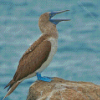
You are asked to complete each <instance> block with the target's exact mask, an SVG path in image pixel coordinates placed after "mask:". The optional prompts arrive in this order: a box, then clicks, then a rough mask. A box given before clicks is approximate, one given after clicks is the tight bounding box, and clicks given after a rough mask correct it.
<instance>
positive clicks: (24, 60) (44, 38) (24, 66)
mask: <svg viewBox="0 0 100 100" xmlns="http://www.w3.org/2000/svg"><path fill="white" fill-rule="evenodd" d="M66 11H69V10H64V11H55V12H46V13H44V14H42V15H41V16H40V18H39V23H38V25H39V28H40V30H41V33H42V35H41V36H40V37H39V39H38V40H37V41H35V42H34V43H33V44H32V45H31V46H30V47H29V48H28V50H27V51H26V52H25V53H24V54H23V56H22V57H21V59H20V61H19V65H18V68H17V70H16V72H15V74H14V76H13V79H12V80H11V81H10V82H9V83H8V84H7V86H6V87H8V86H9V89H8V93H7V94H6V96H5V97H4V98H6V97H7V96H8V95H10V94H11V93H12V92H13V91H14V90H15V88H16V87H17V86H18V85H19V84H20V83H21V82H22V81H23V80H25V79H27V78H31V77H33V76H37V79H38V80H42V81H46V82H50V81H51V80H52V78H49V77H42V76H41V74H40V73H41V72H42V71H43V70H44V69H45V68H46V67H47V66H48V65H49V63H50V62H51V60H52V58H53V56H54V54H55V53H56V51H57V43H58V32H57V29H56V25H57V24H58V23H59V22H61V21H69V20H70V19H52V17H53V16H55V15H56V14H60V13H63V12H66ZM6 87H5V88H6ZM4 98H3V100H4Z"/></svg>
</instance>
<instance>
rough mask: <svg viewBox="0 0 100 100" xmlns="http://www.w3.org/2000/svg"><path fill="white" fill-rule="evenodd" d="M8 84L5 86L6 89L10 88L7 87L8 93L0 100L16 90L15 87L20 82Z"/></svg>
mask: <svg viewBox="0 0 100 100" xmlns="http://www.w3.org/2000/svg"><path fill="white" fill-rule="evenodd" d="M10 82H11V81H10ZM10 82H9V83H8V85H7V86H6V87H8V86H10V87H9V91H8V93H7V94H6V96H5V97H4V98H3V99H2V100H4V99H5V98H6V97H7V96H8V95H10V94H11V93H12V92H13V91H14V90H15V89H16V87H17V86H18V85H19V84H20V82H14V83H12V82H11V83H12V84H10ZM6 87H5V88H6Z"/></svg>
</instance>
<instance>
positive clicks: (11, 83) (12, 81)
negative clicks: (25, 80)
mask: <svg viewBox="0 0 100 100" xmlns="http://www.w3.org/2000/svg"><path fill="white" fill-rule="evenodd" d="M14 83H15V81H14V80H11V81H10V82H9V83H8V84H7V85H6V86H5V87H4V89H5V88H7V87H8V86H10V87H11V86H12V85H13V84H14ZM10 87H9V89H10ZM9 89H8V90H9Z"/></svg>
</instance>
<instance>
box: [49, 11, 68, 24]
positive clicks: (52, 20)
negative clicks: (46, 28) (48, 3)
mask: <svg viewBox="0 0 100 100" xmlns="http://www.w3.org/2000/svg"><path fill="white" fill-rule="evenodd" d="M66 11H69V10H63V11H55V12H51V13H50V21H51V22H52V23H54V24H55V25H57V24H58V23H59V22H61V21H70V19H51V18H52V17H53V16H55V15H56V14H60V13H63V12H66Z"/></svg>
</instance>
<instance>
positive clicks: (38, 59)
mask: <svg viewBox="0 0 100 100" xmlns="http://www.w3.org/2000/svg"><path fill="white" fill-rule="evenodd" d="M50 50H51V43H50V41H47V40H46V39H45V37H43V38H41V39H40V40H38V41H36V42H35V43H33V44H32V45H31V47H30V48H29V49H28V50H27V51H26V52H25V54H24V55H23V56H22V58H21V59H20V61H19V65H18V68H17V71H16V73H15V75H14V77H13V79H14V81H18V80H21V79H23V78H25V77H27V76H28V75H30V74H32V73H33V72H35V71H36V70H37V69H38V68H40V67H41V65H42V64H43V63H44V62H45V61H46V60H47V58H48V56H49V53H50Z"/></svg>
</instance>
